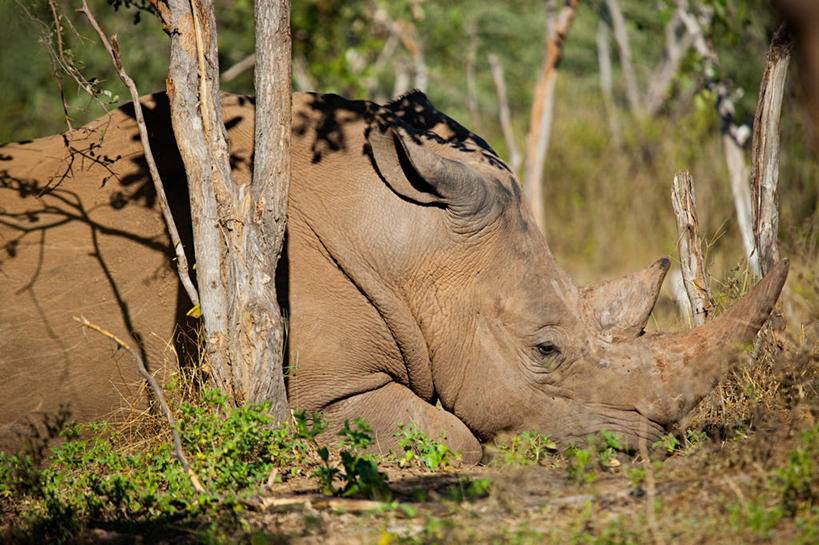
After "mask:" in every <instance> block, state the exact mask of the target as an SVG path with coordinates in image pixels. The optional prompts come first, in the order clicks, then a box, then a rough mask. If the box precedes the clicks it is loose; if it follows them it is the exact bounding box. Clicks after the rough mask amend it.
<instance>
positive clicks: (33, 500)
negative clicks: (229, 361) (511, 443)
mask: <svg viewBox="0 0 819 545" xmlns="http://www.w3.org/2000/svg"><path fill="white" fill-rule="evenodd" d="M269 409H270V406H269V404H259V405H248V406H245V407H239V408H231V407H229V406H228V405H227V397H226V396H224V395H223V394H221V393H219V392H218V391H215V390H205V391H204V392H202V394H201V397H200V398H199V399H198V400H197V401H195V402H182V403H180V404H179V406H178V407H177V412H178V424H177V431H178V432H179V436H180V440H181V443H182V447H183V450H184V451H185V453H186V454H187V457H188V460H189V463H190V467H191V470H192V471H193V472H194V473H196V475H197V476H198V478H199V480H200V481H201V483H202V485H203V486H204V488H205V492H201V491H197V490H196V489H195V488H194V487H193V485H192V482H191V479H190V477H189V475H187V474H186V473H185V471H184V470H183V469H182V467H181V465H180V464H179V462H178V460H177V459H176V455H175V453H174V452H173V451H172V449H171V447H170V441H169V440H164V441H162V440H160V441H159V442H156V443H153V444H150V445H148V446H147V447H142V448H140V449H139V450H135V449H133V448H132V449H131V450H128V449H127V448H126V446H124V445H127V441H125V438H124V437H123V436H122V434H121V433H120V432H119V431H118V430H116V429H115V428H114V427H113V426H111V425H110V424H108V423H105V422H101V423H93V424H87V425H77V424H70V425H66V426H64V428H63V430H62V432H61V433H60V438H61V440H62V441H63V443H62V444H61V445H60V446H58V447H55V448H52V449H50V453H48V454H45V455H43V456H41V457H40V454H38V453H39V452H40V451H41V450H44V448H43V449H32V450H31V452H30V453H21V454H16V455H8V454H0V501H8V502H10V504H11V505H12V506H13V509H14V510H15V511H14V513H15V516H16V517H18V518H19V520H20V524H19V525H18V526H19V527H20V531H21V532H22V534H21V535H25V536H27V538H28V539H30V540H32V541H35V542H39V541H54V542H60V541H61V540H70V539H72V538H71V537H65V536H76V535H77V532H78V531H81V530H82V528H83V527H84V525H85V524H86V523H87V522H88V521H91V520H99V519H104V520H112V521H127V522H142V521H147V520H157V519H167V518H168V517H174V518H179V517H181V518H183V519H189V520H193V519H200V518H201V519H204V520H207V521H208V524H209V528H210V530H208V531H210V532H211V534H212V535H213V536H216V537H218V535H220V534H221V533H224V531H225V528H227V529H230V528H233V529H237V528H238V529H241V528H242V527H243V524H246V523H245V522H244V520H243V519H242V517H241V513H242V511H243V510H244V506H243V501H244V500H243V498H244V497H246V496H249V495H250V494H252V493H254V492H255V491H257V490H258V489H259V488H261V487H262V486H263V485H264V484H265V482H267V480H268V479H269V478H270V476H271V472H274V470H278V469H279V468H288V472H287V473H286V474H285V476H286V475H291V476H292V475H296V474H305V475H306V474H307V471H308V469H309V468H310V467H313V466H315V465H316V464H317V463H319V459H321V460H324V461H325V462H326V461H327V460H328V459H329V453H327V452H326V450H325V451H324V452H318V449H319V447H318V443H317V439H316V438H317V436H318V435H319V434H321V433H322V432H324V431H325V430H326V428H327V425H326V423H325V422H324V420H323V419H322V418H321V417H320V416H319V415H307V414H305V413H296V414H295V415H294V419H293V422H292V423H291V422H289V423H286V424H284V425H281V426H276V425H275V421H274V420H273V418H272V416H270V414H269ZM357 425H358V429H357V430H350V429H349V427H348V426H345V430H346V432H347V439H346V440H345V444H348V445H349V446H351V447H354V448H361V447H362V446H363V445H366V444H368V441H369V440H370V439H369V436H368V429H367V428H366V424H364V423H362V422H357ZM32 453H33V454H32ZM322 454H323V456H322ZM342 454H343V453H342ZM38 457H39V458H38ZM342 463H343V465H344V467H345V473H344V474H343V477H344V478H345V479H346V480H347V486H345V487H344V489H343V490H342V491H341V492H342V493H348V494H353V493H364V494H365V495H369V496H370V497H376V496H379V494H380V495H381V496H384V495H385V493H384V490H385V489H386V485H385V484H383V474H380V473H378V472H377V467H375V466H374V462H373V463H372V465H371V463H370V461H369V460H363V459H360V457H357V456H349V457H348V458H345V457H343V456H342ZM323 467H326V468H329V467H330V466H329V464H327V465H325V466H323ZM332 469H334V470H335V473H338V472H340V470H338V469H335V468H332ZM328 471H330V470H328ZM335 473H333V474H332V475H330V477H329V478H327V479H325V480H326V481H329V482H330V483H332V478H333V477H335ZM274 474H275V472H274ZM280 478H281V477H280ZM379 479H380V480H379ZM386 490H387V491H388V490H389V489H386ZM333 491H335V490H333ZM11 500H13V502H12V501H11ZM21 539H22V538H21Z"/></svg>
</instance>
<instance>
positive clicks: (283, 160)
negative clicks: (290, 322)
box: [157, 0, 290, 418]
mask: <svg viewBox="0 0 819 545" xmlns="http://www.w3.org/2000/svg"><path fill="white" fill-rule="evenodd" d="M157 5H158V6H159V11H160V15H161V17H162V19H163V24H164V26H165V29H166V31H167V32H168V33H169V34H170V36H171V60H170V66H169V71H168V80H167V91H168V97H169V99H170V104H171V120H172V123H173V130H174V134H175V136H176V141H177V144H178V146H179V151H180V154H181V156H182V160H183V162H184V164H185V170H186V173H187V176H188V188H189V193H190V203H191V217H192V218H193V235H194V249H195V253H196V274H197V281H198V284H199V295H200V301H201V313H202V314H201V315H202V327H203V336H204V341H205V351H204V353H205V358H206V364H207V368H208V369H209V370H210V373H211V376H212V377H213V379H214V381H215V383H216V385H217V386H218V387H219V388H220V389H222V391H223V392H225V393H226V394H228V395H229V397H230V399H231V401H232V402H233V403H234V404H236V405H241V404H244V403H249V402H261V401H269V400H272V401H274V403H275V405H274V411H275V413H274V414H275V415H276V416H277V417H278V418H284V417H285V416H286V411H287V401H286V399H285V398H284V389H283V378H282V370H281V329H277V328H280V327H281V317H280V316H279V312H278V308H277V306H276V305H277V304H276V298H275V286H274V277H275V267H276V261H277V258H278V253H279V250H280V248H281V235H282V233H283V231H284V212H283V207H285V206H286V189H287V188H286V187H285V188H277V187H276V185H277V184H280V183H282V184H283V183H287V182H286V180H287V179H289V164H288V161H289V155H288V150H287V149H282V148H281V147H280V146H286V145H287V143H288V139H289V134H290V132H289V115H290V113H289V85H290V68H289V63H290V60H289V59H290V52H289V8H288V7H287V6H288V5H287V4H285V7H284V8H282V6H280V5H278V4H276V5H270V6H267V9H268V10H269V11H262V15H261V16H257V18H258V20H259V21H258V22H257V24H260V25H261V24H267V25H271V26H270V27H269V28H267V29H265V30H262V31H257V32H260V35H265V34H267V35H268V38H267V40H268V42H265V43H266V44H267V46H268V49H266V50H264V47H262V49H263V51H261V52H260V51H259V50H258V49H257V52H256V62H257V70H256V73H257V84H258V82H259V81H261V84H262V86H263V87H262V88H261V89H258V90H257V91H258V92H259V94H260V95H268V94H269V95H271V96H269V97H268V96H265V97H263V99H264V100H265V101H266V100H267V99H270V100H271V101H273V102H272V104H275V109H276V110H278V111H277V112H274V117H272V118H271V119H270V120H265V121H257V124H258V125H257V126H258V127H259V128H260V129H261V130H269V131H270V134H268V135H266V137H267V138H269V142H268V143H265V142H264V140H262V145H263V146H266V147H267V149H268V151H267V152H266V153H260V152H258V151H257V153H255V154H254V155H255V159H254V161H255V162H254V169H258V170H259V172H258V173H257V174H256V175H255V176H254V181H253V183H252V184H250V186H248V185H247V184H245V185H242V186H237V185H236V184H235V183H234V181H233V179H232V177H231V170H230V161H229V158H230V148H229V143H228V141H227V132H226V130H225V126H224V123H223V121H222V108H221V103H220V100H219V59H218V51H217V40H216V22H215V18H214V14H213V4H212V3H211V2H210V1H209V0H193V1H192V2H187V1H182V0H168V3H167V4H162V3H157ZM191 8H193V9H191ZM265 22H266V23H265ZM282 29H284V34H285V35H286V37H285V36H282ZM263 41H264V38H263ZM271 43H272V44H273V45H270V44H271ZM282 55H285V56H286V64H281V61H282V59H281V57H282ZM271 56H272V58H271ZM263 67H264V68H263ZM285 67H286V68H285ZM270 69H273V70H275V71H280V72H279V73H277V74H267V75H264V76H263V77H262V78H261V80H260V79H259V78H260V76H262V75H261V74H260V72H265V71H266V70H270ZM265 78H267V79H265ZM282 81H286V82H287V89H288V91H287V95H286V97H287V98H286V100H285V99H283V98H282V92H281V85H282ZM270 111H271V104H270V103H266V104H265V105H263V106H261V115H264V114H265V113H267V112H270ZM282 127H286V129H283V128H282ZM271 146H274V147H279V149H276V151H275V152H274V154H273V155H272V156H270V155H271V153H270V151H269V150H270V147H271ZM265 155H267V156H268V157H260V156H265ZM260 161H261V162H260ZM259 179H261V180H262V181H261V182H258V180H259ZM282 190H284V193H282ZM266 252H271V253H269V254H268V253H266ZM277 362H278V363H277Z"/></svg>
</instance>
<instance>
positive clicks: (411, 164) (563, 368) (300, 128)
mask: <svg viewBox="0 0 819 545" xmlns="http://www.w3.org/2000/svg"><path fill="white" fill-rule="evenodd" d="M143 103H144V108H145V109H146V117H147V122H148V126H149V132H150V134H151V138H152V144H153V146H152V147H153V149H154V152H155V154H156V155H157V161H158V163H159V168H160V171H161V173H162V177H163V179H164V182H165V184H166V186H167V192H168V195H169V200H170V202H171V205H172V208H173V210H174V214H175V216H176V219H177V223H178V224H179V225H180V227H181V231H182V232H183V242H185V243H186V246H187V248H188V249H189V248H191V243H190V237H191V235H190V222H191V218H190V217H189V212H188V211H187V207H186V202H187V190H186V183H185V175H184V168H183V166H182V164H181V160H180V157H179V154H178V151H177V148H176V145H175V143H174V140H173V137H172V131H171V127H170V121H169V120H170V115H169V107H168V100H167V97H166V96H165V95H164V94H156V95H152V96H148V97H145V98H144V99H143ZM223 108H224V119H225V123H226V126H227V128H228V133H229V136H230V140H231V144H232V148H231V162H232V165H233V168H234V177H235V179H236V181H237V183H247V182H248V181H249V180H250V165H251V152H252V135H253V116H254V104H253V100H252V99H251V98H249V97H244V96H237V95H225V96H224V98H223ZM137 134H138V133H137V127H136V124H135V122H134V119H133V106H132V105H126V106H124V107H122V108H120V109H118V110H115V111H112V112H110V113H109V114H108V115H106V116H104V117H102V118H100V119H98V120H96V121H94V122H92V123H90V124H88V125H86V126H84V127H82V128H80V129H76V130H73V131H70V132H68V133H66V134H63V135H57V136H50V137H46V138H41V139H37V140H34V141H30V142H24V143H17V144H7V145H5V146H4V147H2V148H0V172H1V173H2V176H0V241H2V244H3V246H4V250H3V255H2V256H0V278H2V280H1V281H0V375H1V376H2V377H3V380H2V382H0V426H2V428H0V430H1V431H0V433H2V435H3V436H4V437H5V439H4V441H6V443H5V444H6V445H9V444H11V443H12V440H11V439H9V438H10V437H11V436H12V435H13V433H14V431H15V430H18V429H20V427H21V422H23V421H24V420H26V419H29V418H31V417H32V415H36V414H40V413H54V412H55V411H57V410H58V408H60V407H61V406H62V405H65V406H66V407H67V409H66V410H68V411H70V412H71V413H72V416H73V417H74V418H77V419H81V420H88V419H91V418H98V417H101V416H105V415H107V414H109V413H110V412H111V411H112V410H114V409H116V408H117V407H120V406H121V405H122V402H123V401H126V402H127V403H133V399H135V398H139V393H140V390H139V388H140V386H139V385H140V382H139V380H138V378H137V376H136V374H135V371H134V365H133V362H132V361H131V360H130V358H129V357H128V356H127V354H123V353H122V351H119V352H118V351H116V350H115V349H114V348H113V347H112V345H111V343H110V342H109V341H108V340H106V339H104V338H102V337H98V336H97V337H92V336H89V337H87V338H86V337H85V336H84V333H83V331H82V329H81V328H80V327H79V326H78V325H77V324H76V323H75V322H73V321H72V319H71V318H72V316H74V315H84V316H86V317H87V318H88V319H89V320H91V321H92V322H96V323H98V324H101V325H102V326H103V327H105V328H107V329H109V330H111V331H112V332H115V333H118V334H120V335H123V336H124V335H127V336H129V337H130V339H131V340H132V341H131V342H133V343H135V345H136V346H138V348H139V350H140V351H141V353H142V354H143V356H144V357H145V359H146V360H147V361H148V362H149V363H150V364H151V365H152V369H153V370H154V371H155V372H157V373H163V372H167V370H168V369H169V368H172V367H173V364H174V363H175V359H176V358H177V357H178V354H177V352H178V350H175V349H174V347H176V348H180V347H183V346H187V345H188V344H189V343H185V342H183V341H184V339H182V340H180V338H179V337H180V335H179V333H178V331H180V330H179V329H178V326H179V325H180V324H181V323H183V322H184V321H185V313H186V311H187V310H189V308H190V303H189V302H188V301H187V300H186V297H185V295H184V292H183V291H182V290H181V289H180V284H179V282H178V279H177V277H176V274H175V270H174V267H173V265H172V263H171V261H172V256H173V251H172V249H171V248H170V244H169V240H168V236H167V234H166V229H165V227H164V224H163V222H162V219H161V216H160V214H159V212H158V210H157V206H156V202H155V201H156V195H155V194H154V191H153V189H152V185H151V184H150V182H149V179H148V177H147V174H146V172H147V171H146V167H145V161H144V158H143V154H142V147H141V145H140V142H139V138H138V136H137ZM292 136H293V138H292V149H291V155H292V187H291V190H290V206H289V212H288V226H287V243H286V250H285V253H284V256H283V259H282V261H281V264H280V266H279V270H278V271H277V274H276V278H277V284H278V286H279V292H280V299H281V303H282V305H283V306H284V308H285V312H286V314H287V316H288V320H289V324H288V338H287V357H288V362H289V371H288V373H287V388H288V396H289V400H290V404H291V406H292V407H293V408H295V409H299V410H306V411H323V412H324V413H326V415H327V417H328V418H329V420H330V421H331V422H334V423H341V422H343V421H344V420H345V419H353V418H355V417H363V418H365V419H366V420H367V421H368V422H369V423H370V425H371V426H372V428H373V430H374V434H375V443H376V444H377V445H378V447H379V448H381V449H383V450H386V449H390V448H395V447H396V446H397V445H396V442H397V439H396V438H395V437H394V433H395V432H396V430H397V429H398V426H399V425H400V424H409V423H414V424H415V426H416V427H417V428H418V429H419V430H420V431H422V432H424V433H426V434H428V435H429V436H431V437H434V438H437V437H439V436H441V435H442V434H445V437H446V442H447V443H449V445H450V446H451V447H452V448H453V449H457V450H460V451H461V452H462V453H463V455H464V458H465V460H466V461H470V462H475V461H477V460H479V459H480V457H481V452H482V448H481V443H482V442H485V441H488V440H491V439H493V438H494V437H496V436H497V435H498V434H500V433H507V432H508V433H516V432H520V431H524V430H529V431H536V432H541V433H544V434H549V435H551V436H552V437H553V438H554V439H556V440H558V441H567V440H571V439H579V438H582V437H584V436H587V435H589V434H595V433H597V432H599V431H601V430H604V429H606V430H609V431H611V432H615V433H619V434H621V435H622V437H623V440H624V443H625V444H626V445H631V446H634V445H636V444H638V441H639V440H640V438H643V439H646V440H649V441H651V440H654V439H656V438H657V437H658V436H660V435H661V434H663V433H664V430H665V429H666V427H667V426H669V425H670V424H672V423H674V422H676V421H678V420H679V419H680V418H681V417H683V416H684V415H685V414H686V413H687V412H689V411H690V410H691V409H692V407H694V406H695V405H696V404H697V403H698V401H699V400H700V399H701V398H703V396H705V395H706V394H707V393H708V392H709V391H710V390H711V389H712V388H713V387H714V385H715V384H716V382H717V381H718V380H719V378H720V377H721V375H722V374H723V373H724V372H725V370H726V369H727V368H728V366H729V365H730V363H731V362H732V361H733V360H734V359H735V356H733V354H735V353H736V349H737V348H741V347H742V346H743V345H745V344H747V343H749V342H750V341H751V340H752V339H753V337H754V335H755V334H756V332H757V331H758V329H759V328H760V327H761V326H762V325H763V323H764V321H765V320H766V319H767V316H768V314H769V313H770V311H771V309H772V307H773V305H774V303H775V301H776V299H777V297H778V295H779V293H780V290H781V288H782V286H783V283H784V281H785V277H786V275H787V269H788V265H787V262H785V261H783V262H781V263H779V264H777V265H776V266H775V267H774V268H773V269H772V270H771V271H770V272H769V273H768V274H767V275H766V276H765V277H764V278H763V279H762V280H761V281H760V282H759V284H758V285H757V286H756V287H755V288H753V289H752V290H751V292H750V293H749V294H747V295H745V296H744V297H743V298H742V299H741V300H740V301H738V302H737V303H736V304H735V305H734V306H733V307H732V308H731V309H730V310H728V311H726V312H725V313H723V314H722V315H720V316H719V317H717V318H716V319H715V320H713V321H711V322H709V323H707V324H706V325H704V326H700V327H697V328H695V329H693V330H690V331H685V332H677V333H645V332H644V326H645V325H646V321H647V320H648V317H649V314H650V313H651V311H652V309H653V307H654V304H655V302H656V299H657V296H658V292H659V290H660V286H661V283H662V281H663V278H664V276H665V274H666V272H667V270H668V268H669V260H668V259H661V260H659V261H657V262H656V263H654V264H653V265H651V266H650V267H648V268H647V269H645V270H642V271H640V272H637V273H635V274H632V275H629V276H625V277H621V278H617V279H614V280H608V281H604V282H601V283H597V284H592V285H587V286H580V285H578V284H577V283H576V282H575V281H574V280H573V279H572V278H570V277H569V276H568V275H567V274H566V273H565V272H564V271H563V269H561V267H560V266H559V265H558V263H557V262H556V261H555V259H554V257H553V256H552V254H551V252H550V251H549V246H548V245H547V242H546V239H545V237H544V235H543V234H542V232H541V230H540V229H539V228H538V226H537V225H536V224H535V222H534V221H533V217H532V214H531V213H530V211H529V209H528V208H527V206H526V203H525V201H524V199H522V197H521V187H520V184H519V182H518V181H517V180H516V178H515V176H514V174H513V173H512V172H511V170H510V169H509V167H508V166H507V165H506V163H504V161H503V160H502V159H501V158H500V157H499V156H498V154H497V153H495V152H494V151H493V150H492V148H491V147H490V146H489V145H488V144H487V143H486V142H485V141H484V140H483V139H481V138H480V137H478V136H477V135H475V134H473V133H472V132H470V131H469V130H467V129H466V128H464V127H463V126H461V125H459V124H458V123H457V122H455V121H454V120H452V119H451V118H449V117H447V116H446V115H444V114H442V113H441V112H439V111H437V110H436V109H435V108H434V107H433V106H432V105H431V104H430V103H429V102H428V100H427V99H426V97H425V96H424V95H423V94H421V93H417V92H416V93H412V94H410V95H407V96H405V97H402V98H401V99H399V100H396V101H395V102H393V103H390V104H388V105H386V106H380V105H378V104H374V103H372V102H367V101H350V100H346V99H344V98H341V97H339V96H336V95H319V94H310V93H308V94H296V95H295V96H294V99H293V124H292ZM190 259H191V260H193V256H190ZM175 332H176V333H175ZM127 403H126V405H127Z"/></svg>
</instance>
